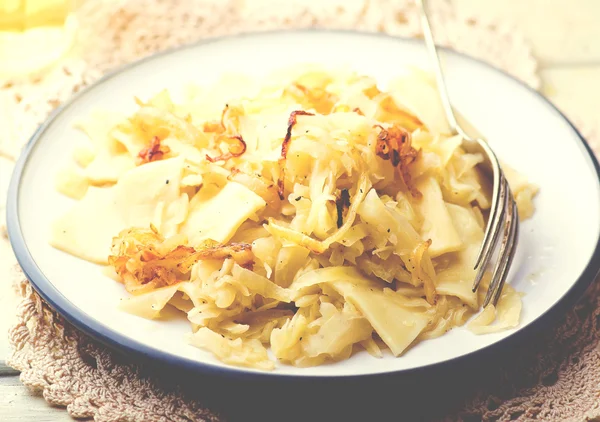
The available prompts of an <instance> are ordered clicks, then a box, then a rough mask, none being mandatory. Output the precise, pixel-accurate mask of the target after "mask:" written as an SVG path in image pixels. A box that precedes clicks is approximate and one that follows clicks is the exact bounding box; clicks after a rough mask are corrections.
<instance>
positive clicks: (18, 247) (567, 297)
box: [6, 28, 600, 381]
mask: <svg viewBox="0 0 600 422" xmlns="http://www.w3.org/2000/svg"><path fill="white" fill-rule="evenodd" d="M315 32H317V33H318V32H322V33H325V34H331V33H338V34H350V35H360V36H364V37H373V38H381V37H384V38H388V39H392V40H394V39H395V40H398V41H402V42H409V43H419V44H422V41H421V40H418V39H414V38H405V37H397V36H392V35H387V34H382V33H369V32H360V31H353V30H328V29H320V28H308V29H299V30H276V31H263V32H248V33H242V34H237V35H230V36H223V37H216V38H210V39H207V40H202V41H199V42H195V43H192V44H187V45H183V46H180V47H176V48H171V49H167V50H164V51H162V52H159V53H156V54H153V55H150V56H148V57H145V58H143V59H141V60H138V61H135V62H132V63H129V64H126V65H124V66H121V67H119V68H117V69H116V70H114V71H112V72H110V73H108V74H107V75H105V76H103V77H102V78H100V79H99V80H98V81H96V82H95V83H93V84H92V85H90V86H88V87H86V88H85V89H83V90H81V91H80V92H78V93H76V94H75V95H74V96H72V97H71V98H70V99H69V100H68V101H67V102H65V103H64V104H63V105H61V106H60V107H59V108H57V109H56V110H54V112H53V113H52V114H51V115H50V116H49V117H48V119H47V120H46V121H45V122H44V123H43V124H42V125H40V127H39V128H38V129H37V130H36V131H35V132H34V134H33V136H32V137H31V139H30V140H29V142H28V143H27V145H26V147H25V149H24V150H23V152H22V153H21V155H20V157H19V159H18V161H17V163H16V165H15V169H14V171H13V175H12V178H11V181H10V185H9V189H8V197H7V207H6V220H7V228H8V236H9V239H10V243H11V246H12V248H13V251H14V253H15V256H16V258H17V261H18V263H19V265H20V266H21V268H22V269H23V272H24V274H25V276H26V277H27V278H28V279H29V281H30V282H31V284H32V286H33V287H34V289H35V290H36V291H37V293H38V294H39V295H40V296H41V297H42V298H43V299H44V300H45V301H46V302H47V303H48V304H49V305H50V306H51V307H52V308H53V309H54V310H56V311H57V312H58V313H59V314H61V315H62V316H63V317H64V318H65V319H66V320H67V321H69V322H70V323H71V324H72V325H74V326H75V327H77V328H79V329H80V330H82V331H84V332H85V333H87V334H89V335H91V336H92V337H93V338H95V339H96V340H98V341H99V342H101V343H103V344H105V345H106V346H108V347H110V348H113V349H117V351H120V352H123V351H125V352H128V353H132V354H134V355H137V356H139V357H142V358H146V359H147V360H148V362H149V363H160V362H164V363H167V364H169V365H172V366H173V367H177V368H178V369H182V370H191V371H194V372H198V373H203V374H206V375H217V376H226V377H229V378H232V379H235V378H238V379H239V378H242V379H243V378H248V377H250V378H260V379H266V380H283V379H286V380H288V379H293V380H307V381H310V380H324V379H338V378H339V379H342V380H345V381H348V380H351V379H360V380H366V379H372V378H375V377H387V376H394V375H400V374H407V375H408V374H413V373H417V372H422V371H428V370H435V369H439V368H442V367H447V366H448V365H457V364H464V363H466V362H467V360H469V359H471V360H474V358H475V357H476V356H477V357H478V358H481V357H483V355H484V354H489V353H490V352H495V351H499V350H498V349H500V348H502V347H510V345H513V344H515V343H516V342H518V341H520V340H522V339H525V338H526V336H528V335H530V334H532V333H534V332H536V328H540V327H542V326H544V325H546V326H548V325H550V324H552V323H554V322H557V320H559V318H560V316H561V315H563V314H565V313H566V312H568V311H569V310H570V308H571V307H572V306H573V305H574V304H575V303H576V302H577V300H579V299H580V298H581V296H582V295H583V293H584V292H585V291H586V290H587V288H588V287H589V286H590V285H591V284H592V282H593V281H594V280H595V279H596V277H597V276H598V274H600V234H599V238H598V241H597V243H596V248H595V249H594V253H593V254H592V256H591V258H590V260H589V262H588V264H587V265H586V268H585V269H584V271H583V272H582V273H581V275H580V276H579V278H578V279H577V281H576V282H575V283H574V284H573V285H572V286H571V288H570V289H569V290H568V291H567V292H566V293H565V294H564V295H563V296H562V297H561V298H560V299H559V300H558V301H557V302H556V303H555V304H554V305H553V306H552V307H550V308H548V309H547V310H546V311H545V312H544V313H543V314H541V315H540V316H539V317H538V318H536V319H535V320H534V321H532V322H531V323H530V324H528V325H527V326H525V327H523V328H521V329H519V330H518V331H516V332H515V333H513V334H511V335H509V336H508V337H506V338H504V339H502V340H499V341H497V342H495V343H493V344H490V345H488V346H485V347H483V348H481V349H478V350H475V351H472V352H469V353H466V354H464V355H461V356H458V357H455V358H452V359H448V360H445V361H441V362H436V363H431V364H428V365H423V366H420V367H416V368H409V369H402V370H396V371H390V372H384V373H379V374H355V375H336V376H331V375H328V376H320V375H291V374H278V373H266V372H265V373H263V372H255V371H248V370H246V369H245V368H237V367H222V366H215V365H210V364H206V363H203V362H199V361H196V360H193V359H189V358H184V357H180V356H175V355H172V354H170V353H167V352H164V351H161V350H158V349H156V348H154V347H150V346H146V345H144V344H142V343H140V342H138V341H136V340H132V339H131V338H129V337H127V336H124V335H122V334H119V333H116V332H114V331H112V330H111V329H110V328H108V327H106V326H104V325H103V324H102V323H101V322H100V321H98V320H96V319H94V318H92V317H90V316H88V315H87V314H86V313H85V312H83V311H82V310H80V309H79V308H78V307H77V306H76V305H75V304H73V303H72V302H70V301H69V300H68V299H67V298H66V297H65V296H64V295H63V294H62V293H61V292H60V291H59V290H58V289H57V288H56V287H54V285H53V284H52V282H50V280H48V279H47V278H46V276H45V275H44V274H43V272H42V271H41V270H40V268H39V267H38V266H37V264H36V262H35V259H34V258H33V257H32V256H31V253H30V252H29V249H28V247H27V244H26V243H25V239H24V238H23V234H22V232H21V224H20V221H19V206H18V203H19V198H18V194H19V185H20V181H21V176H22V174H23V171H24V169H25V166H26V164H27V161H28V158H29V155H30V153H31V151H32V150H33V149H34V148H35V146H36V144H37V142H38V140H39V139H40V138H41V137H42V135H43V134H44V132H45V130H46V128H48V127H49V126H50V125H51V124H52V123H53V121H54V120H55V119H56V118H57V117H58V116H59V115H60V114H61V113H62V111H63V110H65V109H66V108H68V107H69V106H70V105H71V103H73V102H74V101H75V100H76V99H77V98H79V97H80V96H83V95H85V94H86V93H87V92H88V91H90V90H91V89H93V88H95V87H97V86H99V85H101V84H102V83H103V82H106V81H108V80H110V79H112V78H113V77H115V76H117V75H119V74H120V73H122V72H123V71H126V70H128V69H132V68H135V67H137V66H140V65H142V64H143V63H145V62H146V61H149V60H154V59H156V58H157V57H161V56H166V55H169V54H172V53H175V52H178V51H181V50H187V49H190V48H195V47H197V46H199V45H203V44H208V43H213V42H218V41H222V40H226V39H232V38H233V39H235V38H240V37H245V36H256V35H267V34H283V33H315ZM440 49H442V50H444V51H446V52H450V53H451V54H455V55H457V56H460V57H461V58H464V59H467V60H469V61H471V62H475V63H478V64H480V65H483V66H485V67H488V68H490V69H493V70H494V71H495V72H497V73H500V74H502V75H504V76H505V77H508V78H510V79H512V80H513V81H515V82H517V83H518V84H519V85H521V86H522V87H523V88H525V89H527V90H528V91H529V92H532V93H534V94H535V95H536V96H538V97H539V98H540V99H541V100H542V102H544V103H545V104H546V105H547V106H548V107H550V108H551V109H553V110H554V111H555V112H556V113H557V114H558V116H560V117H561V118H562V119H564V121H566V122H567V123H568V124H569V126H570V127H571V129H572V130H573V131H574V132H575V134H576V135H577V137H578V138H579V141H580V142H581V144H582V145H583V147H584V149H585V152H586V153H587V154H588V157H589V158H590V160H591V162H592V164H593V166H594V169H595V171H596V176H597V178H598V182H599V183H600V164H599V163H598V160H597V159H596V156H595V155H594V153H593V151H592V150H591V148H590V146H589V145H588V143H587V142H586V140H585V139H584V137H583V136H582V135H581V133H580V132H579V131H578V130H577V128H575V126H574V125H573V123H571V121H570V120H569V119H567V117H566V116H565V115H564V114H563V113H562V112H561V111H560V110H559V109H558V108H557V107H556V106H555V105H554V104H552V102H550V101H549V100H548V99H547V98H546V97H544V96H543V95H542V94H541V93H539V92H538V91H536V90H534V89H533V88H531V87H530V86H528V85H526V84H525V83H523V82H522V81H520V80H518V79H516V78H514V77H513V76H511V75H509V74H508V73H506V72H505V71H503V70H501V69H499V68H497V67H495V66H493V65H490V64H489V63H486V62H484V61H482V60H479V59H476V58H474V57H471V56H468V55H466V54H463V53H460V52H457V51H455V50H453V49H450V48H445V47H440Z"/></svg>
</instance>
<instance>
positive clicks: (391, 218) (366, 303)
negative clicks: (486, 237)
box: [51, 67, 537, 370]
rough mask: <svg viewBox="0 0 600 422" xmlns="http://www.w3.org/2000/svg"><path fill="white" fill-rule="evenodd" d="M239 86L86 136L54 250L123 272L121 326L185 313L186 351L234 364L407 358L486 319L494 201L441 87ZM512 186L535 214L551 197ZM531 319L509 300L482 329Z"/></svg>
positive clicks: (280, 81)
mask: <svg viewBox="0 0 600 422" xmlns="http://www.w3.org/2000/svg"><path fill="white" fill-rule="evenodd" d="M236 78H239V77H236ZM232 80H233V79H231V78H230V79H227V78H224V79H223V80H222V81H221V82H219V83H215V84H214V85H212V86H211V87H209V88H199V87H189V88H188V89H187V90H186V97H185V98H183V99H178V100H173V99H172V98H171V95H170V94H169V92H167V91H161V92H159V93H158V94H156V95H155V96H154V97H152V98H150V99H148V100H141V99H137V98H136V99H135V100H136V109H135V110H134V111H133V112H132V113H131V114H130V115H120V114H118V113H114V112H102V113H97V114H95V115H93V116H90V117H88V118H86V119H84V120H83V121H81V122H79V123H78V125H79V127H80V128H81V129H82V130H83V131H84V132H85V133H86V134H87V138H88V140H87V141H86V142H81V144H80V145H78V147H77V148H76V150H75V151H74V154H73V160H74V164H72V165H71V166H70V167H68V168H67V170H65V171H63V172H61V173H60V174H59V175H58V178H57V188H58V189H59V190H60V191H61V192H63V193H65V194H66V195H68V196H70V197H72V198H74V199H77V200H78V201H77V202H75V203H74V205H73V206H72V208H71V209H70V210H69V211H68V212H66V213H65V214H64V215H63V216H61V217H60V218H58V219H57V220H56V221H55V223H54V225H53V227H52V235H51V243H52V245H53V246H55V247H56V248H59V249H62V250H64V251H66V252H69V253H71V254H73V255H75V256H78V257H80V258H83V259H86V260H89V261H91V262H94V263H98V264H102V265H107V266H109V267H110V268H112V269H113V270H114V272H115V273H116V277H117V279H118V280H120V281H121V282H122V283H123V285H124V287H125V289H126V290H127V291H128V292H129V293H130V294H131V295H130V297H128V298H127V299H124V300H123V301H122V303H121V308H122V309H123V310H125V311H127V312H130V313H133V314H135V315H139V316H142V317H145V318H156V317H158V316H159V315H160V313H161V310H162V309H164V308H165V307H166V306H171V307H174V308H176V309H178V310H180V311H181V312H182V313H183V314H184V315H186V316H187V319H188V320H189V322H190V323H191V333H190V335H189V343H191V344H192V345H194V346H197V347H199V348H202V349H204V350H208V351H210V352H212V353H213V354H214V355H215V356H216V357H217V358H218V359H220V360H221V361H223V362H225V363H227V364H231V365H238V366H246V367H252V368H258V369H263V370H270V369H273V368H274V366H275V363H276V362H277V361H279V362H283V363H287V364H292V365H296V366H314V365H320V364H323V363H325V362H329V361H339V360H343V359H348V358H349V357H350V356H351V355H352V353H354V352H356V351H358V350H360V349H364V350H366V351H367V352H368V353H370V354H371V355H373V356H375V357H381V356H382V355H383V353H384V352H385V351H386V350H389V351H390V352H391V354H393V355H394V356H400V355H402V354H403V353H405V352H406V351H407V349H408V348H410V347H411V346H412V345H414V344H416V343H418V342H420V341H422V340H425V339H431V338H434V337H438V336H440V335H443V334H444V333H446V332H447V331H449V330H450V329H452V328H453V327H457V326H462V325H464V324H465V323H466V322H467V321H468V320H469V318H471V317H472V316H474V315H475V314H476V313H478V312H479V310H480V307H481V303H482V296H483V295H484V294H485V285H486V283H487V280H484V288H483V289H480V291H479V292H478V293H474V292H473V291H472V290H471V285H472V281H473V278H474V277H475V271H474V270H473V264H474V260H475V256H476V254H477V252H478V248H479V246H480V244H481V241H482V238H483V231H484V228H485V221H486V216H487V210H488V209H489V207H490V200H489V197H490V186H489V182H488V180H487V179H486V178H485V177H483V175H482V174H481V173H480V171H479V169H478V167H477V165H478V164H479V163H480V162H481V161H482V160H483V157H482V156H481V155H480V154H473V153H467V152H466V151H465V150H463V149H462V148H461V141H462V139H461V137H460V136H452V135H449V132H450V130H449V127H448V124H447V123H446V120H445V119H444V117H443V112H442V109H441V106H440V104H439V102H438V95H437V92H436V89H435V86H434V85H433V84H432V83H431V82H430V80H429V79H428V77H427V76H426V75H424V74H423V73H421V72H416V71H411V72H408V73H406V74H405V75H403V76H401V77H399V78H398V79H397V80H395V81H392V82H390V83H389V84H388V86H387V88H385V89H383V88H382V87H381V86H379V85H378V84H377V83H376V81H375V80H374V79H372V78H370V77H366V76H361V75H358V74H355V73H352V72H347V71H334V70H326V69H322V68H317V67H307V68H302V69H298V68H297V69H294V70H289V71H286V72H280V73H278V74H276V75H274V76H272V77H270V78H269V79H267V82H265V81H251V80H245V82H244V83H239V79H236V81H237V83H231V82H232ZM507 177H508V178H509V179H510V180H509V182H510V183H511V186H512V187H513V189H514V193H515V196H516V198H517V202H518V207H519V212H520V214H521V217H522V218H526V217H529V216H530V215H531V214H532V213H533V210H534V208H533V202H532V198H533V196H534V195H535V193H536V191H537V189H536V188H535V186H533V185H531V184H529V183H528V182H527V180H526V179H525V178H524V177H522V176H521V175H519V174H518V173H517V172H516V171H514V170H512V169H510V170H509V171H507ZM90 289H91V290H93V286H90ZM520 312H521V299H520V294H519V293H517V292H516V291H515V290H514V289H513V288H512V287H511V286H510V285H506V286H505V288H504V291H503V293H502V296H501V298H500V301H499V303H498V305H497V307H493V306H489V307H488V308H486V310H484V311H483V312H482V313H480V314H479V315H478V316H476V317H475V318H473V319H472V320H471V321H470V322H469V324H468V328H469V329H470V330H471V331H473V332H475V333H487V332H494V331H499V330H503V329H508V328H512V327H515V326H517V325H518V323H519V315H520ZM269 348H270V353H269V352H268V350H269Z"/></svg>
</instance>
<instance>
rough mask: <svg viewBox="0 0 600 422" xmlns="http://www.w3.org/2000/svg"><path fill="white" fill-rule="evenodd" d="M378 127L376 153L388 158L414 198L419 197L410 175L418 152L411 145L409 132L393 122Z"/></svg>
mask: <svg viewBox="0 0 600 422" xmlns="http://www.w3.org/2000/svg"><path fill="white" fill-rule="evenodd" d="M377 127H378V128H379V129H380V132H379V135H378V136H377V145H376V153H377V155H378V156H379V157H380V158H383V159H384V160H389V161H390V162H391V163H392V165H393V166H394V167H395V168H396V170H397V171H398V176H399V177H400V180H401V181H402V183H403V184H404V185H405V186H406V188H407V189H408V191H409V192H410V194H411V195H412V196H413V197H414V198H420V197H421V192H419V191H418V190H417V188H416V187H415V186H414V185H413V183H412V180H411V175H410V168H411V165H412V164H413V163H414V162H415V161H416V159H417V157H418V156H419V152H418V151H417V150H416V149H415V148H414V147H413V146H412V145H411V140H410V133H408V132H407V131H406V130H404V129H403V128H402V127H400V126H398V125H396V124H394V125H392V126H391V127H389V128H387V129H385V128H383V126H380V125H378V126H377Z"/></svg>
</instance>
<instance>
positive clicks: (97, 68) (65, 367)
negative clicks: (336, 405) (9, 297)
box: [0, 0, 600, 421]
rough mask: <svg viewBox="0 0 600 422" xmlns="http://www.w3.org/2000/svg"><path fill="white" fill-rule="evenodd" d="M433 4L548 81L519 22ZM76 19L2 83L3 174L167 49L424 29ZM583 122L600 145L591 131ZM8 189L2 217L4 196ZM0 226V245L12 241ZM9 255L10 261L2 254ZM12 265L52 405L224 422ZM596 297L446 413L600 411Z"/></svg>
mask: <svg viewBox="0 0 600 422" xmlns="http://www.w3.org/2000/svg"><path fill="white" fill-rule="evenodd" d="M432 7H433V8H432V11H431V12H432V20H433V26H434V28H435V29H436V39H437V41H438V42H439V43H440V44H445V45H448V46H451V47H453V48H455V49H457V50H459V51H463V52H465V53H467V54H470V55H473V56H477V57H479V58H481V59H484V60H486V61H488V62H490V63H492V64H494V65H496V66H497V67H500V68H502V69H504V70H506V71H507V72H509V73H511V74H512V75H514V76H516V77H517V78H519V79H521V80H522V81H524V82H525V83H527V84H528V85H530V86H532V87H533V88H536V89H537V88H539V86H540V80H539V78H538V76H537V74H536V61H535V59H534V58H533V57H532V54H531V49H530V47H529V45H528V44H527V42H526V41H525V40H524V38H523V37H522V36H521V35H520V33H519V32H518V31H517V30H516V29H515V28H512V27H510V26H506V25H503V24H500V23H497V22H482V21H480V20H477V19H474V18H473V17H469V16H457V15H456V14H455V13H454V10H453V7H452V4H451V2H450V1H449V0H437V1H435V2H432ZM79 15H80V21H81V31H80V33H79V38H78V40H77V43H76V47H75V48H74V49H73V51H72V52H71V54H70V55H69V56H68V57H65V58H64V59H63V60H62V61H61V62H60V63H59V64H58V65H57V66H55V67H54V68H53V70H51V71H50V72H49V73H48V74H46V75H45V76H44V77H38V78H33V79H32V78H30V79H26V80H14V81H5V82H2V81H0V109H2V110H3V113H0V127H2V128H3V130H2V131H1V132H0V169H1V170H2V173H0V177H4V176H6V174H8V172H9V171H10V167H11V163H12V162H14V159H15V157H17V156H18V154H19V151H20V149H21V148H22V146H23V145H24V143H25V142H26V140H27V139H28V137H29V136H30V134H31V133H32V132H33V131H34V129H35V128H36V126H37V125H38V124H39V123H41V122H42V121H43V120H44V119H45V118H46V116H47V115H48V113H49V112H50V111H51V110H52V109H53V108H55V107H56V106H57V105H58V104H60V103H61V102H63V101H64V100H66V99H67V98H68V97H69V96H70V95H71V94H72V93H73V92H76V91H78V90H80V89H81V88H82V87H84V86H86V85H88V84H90V83H92V82H93V81H94V80H96V79H97V78H98V77H100V76H101V75H102V74H104V73H105V72H107V71H109V70H111V69H114V68H115V67H116V66H119V65H122V64H124V63H128V62H131V61H133V60H135V59H138V58H140V57H143V56H145V55H148V54H151V53H153V52H156V51H158V50H162V49H165V48H168V47H173V46H176V45H180V44H183V43H188V42H193V41H195V40H198V39H202V38H205V37H213V36H219V35H224V34H231V33H237V32H246V31H257V30H269V29H280V28H298V27H314V26H317V27H327V28H347V29H358V30H363V31H380V32H387V33H390V34H393V35H402V36H411V37H418V36H420V25H419V20H418V17H417V14H416V10H415V6H414V5H413V2H412V1H410V0H329V1H323V0H321V1H319V0H310V1H309V0H288V1H285V2H284V1H281V0H256V1H250V0H246V1H242V0H223V1H221V0H195V1H191V0H190V1H188V0H127V1H125V2H122V1H121V2H115V1H93V2H91V1H90V2H87V3H86V4H85V5H84V7H83V8H82V9H81V10H80V11H79ZM581 128H582V130H583V131H584V132H585V133H584V135H587V136H588V139H589V140H594V141H595V142H597V139H598V137H597V136H596V133H595V132H594V131H595V129H594V128H593V127H592V128H589V127H586V126H581ZM596 145H598V144H597V143H596ZM5 172H6V173H5ZM0 195H3V196H2V199H0V214H2V215H4V210H3V207H4V202H5V200H4V197H5V192H2V191H0ZM1 223H2V224H1V225H2V226H3V224H4V222H3V221H2V222H1ZM0 228H2V229H3V230H0V233H2V234H3V236H0V242H7V240H6V232H5V230H4V227H0ZM0 250H1V249H0ZM6 259H10V260H13V257H12V256H9V255H8V254H7V255H6V256H0V260H1V261H4V260H6ZM13 273H14V274H0V276H3V277H9V278H11V280H13V281H14V284H15V287H16V288H17V289H18V290H19V293H20V295H21V296H22V302H21V304H20V306H19V309H18V323H17V325H16V326H15V327H14V328H13V329H12V330H11V331H10V333H9V336H10V341H11V344H12V346H13V348H14V351H13V352H12V354H11V356H9V357H8V360H7V361H8V364H9V365H11V366H12V367H14V368H16V369H18V370H20V371H21V381H22V382H23V383H24V384H25V385H27V386H28V387H29V388H31V389H33V390H35V391H38V392H40V393H41V394H42V395H43V396H44V398H45V399H46V400H47V401H48V402H49V403H50V404H53V405H58V406H66V409H67V411H68V412H69V414H71V415H72V416H73V417H76V418H94V419H95V420H98V421H113V420H127V421H167V420H168V421H171V420H173V421H189V420H193V421H220V420H222V418H221V417H219V416H218V415H217V414H216V413H213V412H212V411H210V410H208V409H207V408H206V407H204V406H203V405H202V404H201V401H200V400H198V398H197V397H198V394H196V395H194V394H192V395H190V394H189V391H184V389H182V388H179V387H176V386H175V387H174V386H173V382H172V381H168V380H165V379H163V378H160V377H157V376H150V375H148V374H147V373H146V372H144V371H143V368H142V367H140V366H138V365H136V364H134V363H132V362H130V361H127V360H124V359H123V358H122V357H121V356H119V355H117V354H116V353H114V352H113V351H111V350H109V349H107V348H106V347H105V346H103V345H101V344H99V343H97V342H96V341H94V340H92V339H90V338H89V337H88V336H86V335H85V334H83V333H81V332H79V331H78V330H77V329H75V328H74V327H72V326H71V325H70V324H69V323H68V322H66V321H64V320H63V319H62V318H61V317H60V316H58V315H57V314H56V313H55V312H54V311H53V310H51V309H50V308H49V307H48V305H46V304H45V303H44V302H43V301H42V300H41V299H40V297H39V296H38V295H37V294H36V293H35V292H34V291H33V289H32V288H31V286H30V284H29V283H28V282H27V281H26V280H25V278H24V275H23V273H22V272H21V271H20V269H19V268H18V267H15V271H14V272H13ZM599 301H600V297H599V294H598V289H597V288H594V289H593V290H591V291H590V292H588V293H587V295H586V297H585V299H584V300H583V301H582V303H581V304H579V305H578V306H577V307H576V308H575V309H574V310H573V311H572V312H570V313H569V314H568V315H566V316H565V318H564V321H563V322H562V323H561V324H560V325H559V326H558V327H557V328H556V329H555V330H554V331H552V332H549V333H547V334H545V335H544V336H542V337H541V338H540V339H539V341H536V342H535V346H530V347H531V349H528V350H525V349H523V350H521V351H520V355H519V356H520V359H519V360H518V361H517V362H516V363H514V364H513V365H511V366H510V367H507V368H506V369H505V370H503V371H502V376H501V377H500V378H498V379H496V380H495V382H492V383H490V386H487V385H485V386H481V388H480V389H479V392H478V394H477V395H476V396H475V397H472V398H471V399H469V400H467V401H466V402H465V403H464V404H463V405H462V410H460V411H459V412H458V413H456V414H455V415H454V416H452V417H449V418H448V420H456V419H469V418H473V420H479V419H484V420H511V419H519V420H559V419H560V420H565V419H568V420H584V419H585V418H591V417H596V416H598V415H600V408H599V406H600V400H599V398H598V383H599V381H600V356H599V354H598V351H597V348H598V337H599V336H600V327H598V322H597V321H598V317H599V316H600V302H599ZM550 345H551V346H550ZM200 397H201V396H200ZM232 406H234V404H232ZM225 413H226V412H225ZM282 417H283V416H282ZM283 418H285V417H283ZM317 419H318V417H317Z"/></svg>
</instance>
